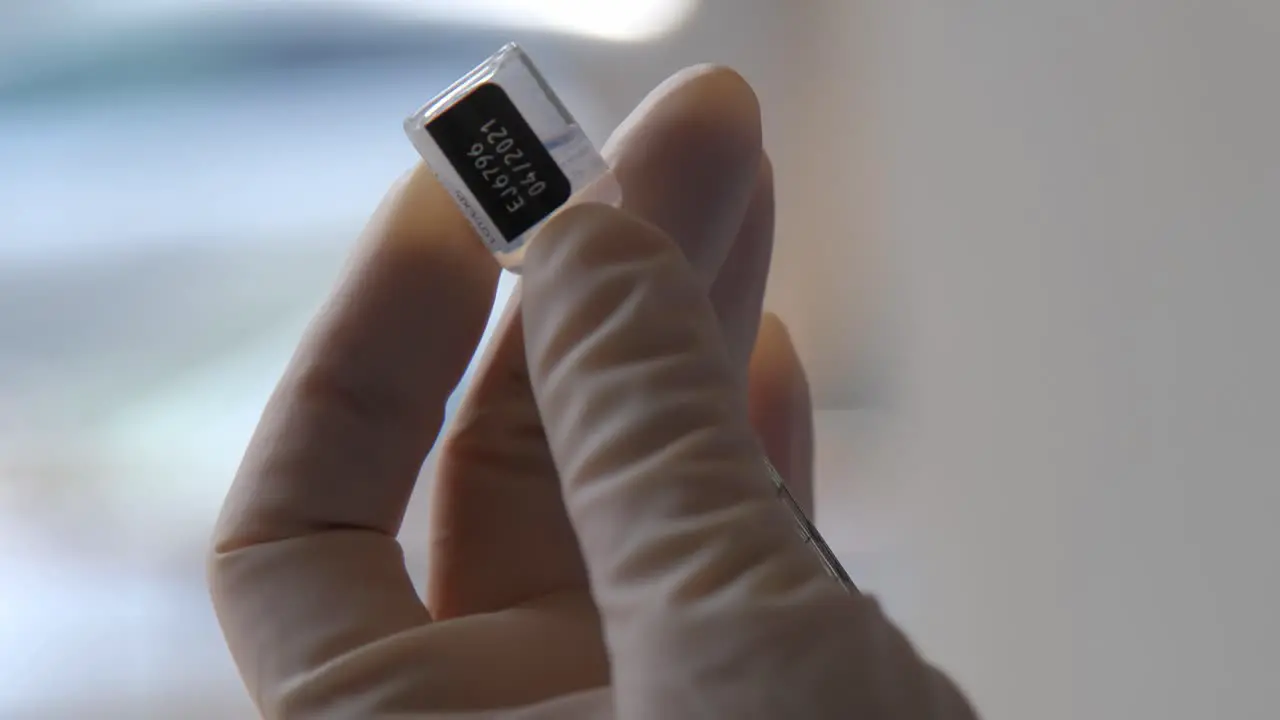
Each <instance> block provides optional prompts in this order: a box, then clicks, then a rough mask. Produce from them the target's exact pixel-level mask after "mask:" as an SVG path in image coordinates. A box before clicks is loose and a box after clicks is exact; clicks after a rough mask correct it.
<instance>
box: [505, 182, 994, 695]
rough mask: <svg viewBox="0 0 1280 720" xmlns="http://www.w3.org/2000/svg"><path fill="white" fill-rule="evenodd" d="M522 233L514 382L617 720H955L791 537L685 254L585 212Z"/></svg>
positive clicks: (917, 664) (606, 212) (607, 214)
mask: <svg viewBox="0 0 1280 720" xmlns="http://www.w3.org/2000/svg"><path fill="white" fill-rule="evenodd" d="M539 236H540V237H539V240H538V241H535V242H534V243H533V244H532V245H531V247H530V249H529V253H528V255H527V256H526V259H525V268H524V307H523V322H524V332H525V338H526V353H527V358H528V362H529V376H530V381H531V385H532V387H533V394H534V398H535V400H536V401H537V405H538V410H539V412H540V414H541V415H542V421H543V426H544V428H545V431H546V434H547V444H548V446H549V447H550V449H551V454H552V457H553V458H554V460H555V464H556V467H557V470H558V471H559V474H560V478H561V483H562V491H563V494H564V501H565V506H566V508H567V509H568V514H569V519H570V520H571V522H572V523H573V527H574V530H575V531H576V532H577V535H578V540H579V543H580V544H581V547H582V554H583V558H584V559H585V561H586V565H587V572H588V576H589V579H590V583H591V592H592V596H593V597H594V599H595V601H596V604H597V606H598V607H599V609H600V613H601V618H602V620H603V624H604V631H605V639H606V642H607V643H608V646H609V652H610V661H611V665H612V675H613V691H614V702H615V707H616V709H617V715H618V717H661V718H667V719H669V720H684V719H685V718H700V717H711V716H714V717H741V718H754V717H761V718H764V717H770V718H772V717H805V718H814V719H815V720H817V719H819V718H828V717H831V718H836V717H861V716H866V717H898V718H904V719H905V718H912V719H917V718H918V719H921V720H923V719H924V718H948V719H950V718H965V719H966V720H967V719H970V718H972V715H971V714H970V713H969V711H968V707H967V705H966V704H965V703H964V701H963V699H962V698H961V697H960V695H959V694H958V693H957V692H955V690H954V688H953V687H952V686H951V685H949V684H948V683H947V682H946V681H945V680H944V679H942V678H941V676H940V675H939V674H938V673H937V672H936V671H934V670H933V669H932V668H931V667H929V666H928V665H927V664H926V663H924V662H923V661H922V660H921V659H920V658H919V657H918V655H916V653H915V652H914V649H913V648H912V647H911V646H910V643H909V642H907V640H906V639H905V637H903V636H902V635H901V634H900V633H899V632H898V631H897V630H896V628H894V627H892V625H891V624H890V623H889V622H888V621H887V620H886V618H885V617H884V616H883V615H882V614H881V613H880V611H879V609H878V607H877V606H876V604H875V603H874V602H873V601H871V600H870V599H868V598H864V597H862V596H860V595H858V594H856V593H854V594H852V595H851V594H848V593H846V592H845V591H844V590H843V589H842V588H841V587H840V586H839V585H837V584H836V583H835V582H834V581H833V580H832V579H831V578H829V577H828V576H827V575H826V572H825V570H823V568H822V567H821V564H820V563H819V561H818V560H817V558H816V556H814V555H813V554H812V553H810V552H809V550H808V549H807V548H806V547H805V546H804V544H803V542H802V541H801V540H800V538H799V536H798V535H797V534H796V532H795V531H794V529H793V526H792V524H791V520H790V517H789V516H788V514H787V512H786V511H785V510H784V509H783V508H782V507H781V506H780V505H779V504H778V502H777V500H775V498H774V495H773V486H772V483H771V482H770V480H769V478H768V476H767V474H766V471H765V468H764V461H763V453H762V451H761V449H760V448H759V446H758V444H757V442H756V440H755V437H754V435H753V433H752V430H751V426H750V424H749V423H748V420H747V417H748V414H747V400H746V389H745V388H744V387H743V386H742V385H741V383H742V382H743V380H742V379H741V373H738V372H734V370H733V368H732V365H731V362H730V360H729V356H728V353H727V350H726V348H725V344H724V342H723V339H722V338H721V337H720V331H719V328H718V325H717V323H716V318H715V313H714V311H713V310H712V307H711V304H710V302H709V300H708V298H707V294H706V290H705V285H704V283H702V282H700V281H699V280H698V278H697V277H696V276H695V274H694V272H693V270H692V269H691V268H690V267H689V265H688V264H687V263H686V261H685V259H684V254H683V253H682V252H681V251H680V250H679V249H678V248H677V247H676V246H675V245H674V244H673V243H672V241H671V240H670V239H669V238H667V237H666V236H665V235H663V234H662V233H661V232H660V231H659V230H657V229H655V228H653V227H651V226H649V225H645V224H643V223H642V222H640V221H639V220H637V219H634V218H632V217H631V216H629V215H626V214H625V213H623V212H622V211H619V210H615V209H613V208H609V207H606V206H602V205H582V206H577V207H574V208H570V209H568V210H566V211H564V212H563V213H561V214H560V215H559V216H558V217H557V218H556V219H554V220H552V221H551V222H550V223H549V224H548V226H547V227H546V228H545V229H544V230H542V231H541V232H540V233H539Z"/></svg>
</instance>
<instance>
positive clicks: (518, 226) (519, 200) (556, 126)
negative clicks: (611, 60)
mask: <svg viewBox="0 0 1280 720" xmlns="http://www.w3.org/2000/svg"><path fill="white" fill-rule="evenodd" d="M404 130H405V133H406V134H407V135H408V137H409V140H410V141H411V142H412V143H413V146H414V147H415V148H416V149H417V150H418V153H419V154H420V155H422V159H423V160H425V161H426V163H427V165H428V166H430V168H431V170H432V172H434V173H435V175H436V178H438V179H439V181H440V184H441V185H443V186H444V188H445V189H446V190H447V191H448V192H449V195H450V196H451V197H453V200H454V202H455V203H457V205H458V209H459V211H460V212H462V214H463V215H465V216H466V218H467V220H468V221H470V223H471V226H472V227H474V228H475V230H476V235H477V236H478V238H479V240H480V242H482V243H484V245H485V247H486V248H488V249H489V252H491V253H493V256H494V258H496V259H497V261H498V262H499V263H500V264H501V265H502V267H504V268H506V269H508V270H510V271H512V272H516V273H518V272H520V269H521V267H522V266H523V263H524V254H525V250H526V249H527V246H528V244H529V242H531V241H532V240H533V238H534V237H536V236H537V233H538V228H540V227H541V226H542V225H543V224H544V223H545V222H546V221H547V218H549V217H551V216H552V215H554V214H556V212H558V211H559V210H560V209H561V208H563V207H565V206H568V205H572V204H574V203H577V202H603V203H610V204H613V205H617V204H619V202H620V201H621V198H622V188H621V186H619V184H618V182H617V179H616V178H614V176H613V173H612V172H610V171H609V166H608V165H607V164H606V163H605V161H604V158H602V157H600V153H599V152H597V151H596V148H595V146H594V145H592V143H591V140H590V139H589V138H588V137H587V135H586V133H584V132H583V130H582V128H581V127H580V126H579V125H578V122H577V121H576V120H574V119H573V115H571V114H570V113H569V110H568V108H566V107H565V106H564V104H563V103H562V102H560V99H559V98H558V97H556V94H555V92H553V91H552V90H551V86H550V85H548V84H547V81H546V78H544V77H543V76H542V73H540V72H539V71H538V69H537V68H535V67H534V65H533V62H532V61H531V60H530V59H529V57H528V56H527V55H525V53H524V51H523V50H521V49H520V48H519V47H518V46H516V45H515V44H508V45H506V46H504V47H503V48H502V49H501V50H499V51H498V52H496V53H494V54H493V55H492V56H490V57H489V58H488V59H487V60H485V61H484V62H482V63H480V65H478V66H477V67H476V68H475V69H474V70H472V71H471V72H469V73H467V74H466V75H464V76H462V77H461V78H459V79H458V81H457V82H455V83H454V84H453V85H450V86H449V87H448V88H446V89H445V90H444V91H443V92H441V93H440V94H439V95H437V96H436V97H434V98H433V99H432V100H431V101H430V102H428V103H427V104H426V105H424V106H422V107H421V108H419V109H418V110H417V112H415V113H413V114H412V115H410V116H409V117H408V118H406V119H405V121H404Z"/></svg>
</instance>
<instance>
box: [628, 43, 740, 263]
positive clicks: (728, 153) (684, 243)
mask: <svg viewBox="0 0 1280 720" xmlns="http://www.w3.org/2000/svg"><path fill="white" fill-rule="evenodd" d="M762 133H763V131H762V128H761V120H760V102H759V100H758V99H757V97H756V94H755V91H754V90H752V89H751V85H750V84H749V83H748V82H747V81H746V79H744V78H743V77H742V75H740V74H739V73H737V72H735V71H734V70H731V69H729V68H726V67H722V66H717V65H701V66H697V67H692V68H688V69H686V70H683V71H681V72H679V73H677V74H676V75H674V76H673V77H672V78H671V79H669V80H668V81H667V82H665V83H663V84H662V85H660V86H659V87H658V89H656V90H655V91H654V92H652V93H650V94H649V96H648V97H647V98H646V99H645V101H644V102H642V103H641V104H640V106H639V107H638V108H637V109H636V110H635V111H634V112H632V114H631V115H630V116H629V117H628V119H627V120H626V121H625V122H624V123H623V124H622V126H621V127H620V128H619V129H618V130H617V131H616V132H615V133H614V134H613V136H612V137H611V138H610V141H609V143H607V144H606V146H605V151H604V154H605V157H606V158H607V159H608V161H609V163H610V166H611V167H612V168H613V170H614V173H615V174H616V175H617V177H618V181H619V183H620V184H621V185H622V188H623V207H624V209H626V210H627V211H628V212H631V213H634V214H636V215H637V216H639V217H642V218H644V219H645V220H646V221H648V222H650V223H653V225H655V226H656V227H658V228H660V229H661V230H662V231H663V232H665V233H666V234H667V235H669V236H670V237H671V238H672V239H673V240H674V241H675V243H676V244H677V245H678V246H679V247H680V249H681V250H682V251H683V252H684V254H685V257H687V258H688V259H689V262H690V264H691V265H692V266H693V267H694V269H695V270H697V272H698V274H699V276H700V277H701V278H702V279H703V280H704V281H706V282H710V280H711V279H712V278H714V277H715V273H716V271H717V270H718V269H719V267H720V265H721V264H722V263H723V262H724V259H725V256H726V255H727V254H728V252H729V247H730V245H731V244H732V243H731V239H732V238H733V236H734V235H735V234H736V233H737V231H738V228H739V226H740V225H741V224H742V218H743V214H744V213H745V212H746V209H747V205H748V203H749V202H750V200H751V196H752V193H753V190H754V188H755V184H756V176H757V172H756V170H757V168H758V166H759V163H760V156H761V155H762V153H763V146H762Z"/></svg>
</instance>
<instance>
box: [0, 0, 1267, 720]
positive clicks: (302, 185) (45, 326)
mask: <svg viewBox="0 0 1280 720" xmlns="http://www.w3.org/2000/svg"><path fill="white" fill-rule="evenodd" d="M511 39H515V40H518V41H520V42H521V43H522V44H524V45H525V46H526V48H527V49H528V51H529V52H530V53H531V55H532V56H533V57H534V58H535V59H536V60H537V62H538V63H539V64H540V65H541V66H542V68H543V69H544V71H545V73H546V74H547V75H548V77H549V78H550V80H551V83H552V85H553V86H555V87H556V88H557V90H558V91H559V92H560V93H561V94H562V95H563V97H564V99H565V101H566V104H567V105H568V106H569V107H571V108H572V109H573V111H574V112H575V114H576V115H577V116H578V118H579V119H580V120H581V121H582V122H583V124H584V125H585V126H586V128H587V130H588V132H589V134H591V135H592V136H593V137H594V138H595V139H596V140H598V141H602V140H603V139H604V138H605V137H606V136H607V134H608V132H609V130H610V129H611V128H612V127H613V126H614V125H615V124H616V123H617V122H618V121H619V120H621V119H622V118H623V117H624V116H625V115H626V113H627V112H628V111H629V110H630V108H631V107H632V106H634V104H635V103H636V102H637V101H639V100H640V99H641V98H642V97H643V95H644V94H645V93H646V92H647V91H648V90H649V89H650V88H651V87H653V86H654V85H655V84H657V83H658V82H659V81H661V79H662V78H664V77H665V76H666V75H668V74H670V73H671V72H673V71H675V70H677V69H679V68H680V67H682V66H684V65H687V64H691V63H695V62H701V61H716V62H721V63H727V64H730V65H733V66H735V67H736V68H738V69H740V70H741V71H742V72H743V73H744V74H745V75H746V76H747V78H748V79H749V80H751V82H752V83H753V84H754V85H755V87H756V88H757V91H758V94H759V95H760V98H761V103H762V106H763V108H764V116H765V131H766V132H765V135H766V143H767V145H768V149H769V152H770V154H771V156H772V159H773V161H774V165H775V168H776V176H777V180H778V203H779V216H778V217H779V219H778V227H779V245H778V249H777V251H776V258H777V259H776V266H775V272H774V275H773V277H772V278H771V284H770V293H769V304H770V305H771V306H772V307H773V308H774V309H775V310H777V311H779V312H780V314H782V316H783V317H784V318H785V319H786V320H787V321H788V323H789V324H790V325H791V327H792V329H793V331H794V334H795V336H796V339H797V342H798V344H799V346H800V349H801V353H802V355H803V357H804V359H805V361H806V363H807V365H808V367H809V369H810V372H811V376H812V377H811V382H812V387H813V392H814V396H815V401H816V403H817V405H818V421H817V431H818V468H819V473H820V485H819V488H818V495H819V502H820V505H821V508H820V510H819V513H818V521H819V525H820V526H822V527H823V528H824V532H825V533H826V534H828V536H829V539H830V540H831V541H832V543H833V545H834V546H835V547H836V549H837V550H838V551H839V552H840V554H841V555H842V556H843V557H845V558H846V560H847V561H848V564H849V565H850V568H851V570H852V571H853V574H854V575H855V577H856V578H857V579H858V580H859V582H860V584H861V585H862V586H863V587H865V588H867V589H869V590H871V591H873V592H875V593H876V594H877V595H879V596H880V597H881V599H882V600H883V602H884V603H885V604H886V606H887V608H888V610H889V611H890V613H891V614H893V615H894V616H895V617H897V618H898V619H899V620H900V621H901V622H902V623H903V625H904V626H905V627H906V628H907V630H908V631H909V632H910V633H911V635H912V637H913V638H915V639H916V640H917V642H918V644H919V645H920V646H921V647H922V649H923V650H924V651H925V652H926V653H927V654H929V655H930V656H931V657H932V658H934V659H935V660H937V661H938V662H939V663H940V664H942V665H943V666H944V667H945V668H946V669H947V670H949V671H950V672H952V673H953V674H954V675H955V676H956V677H957V678H958V679H959V681H960V682H961V684H962V685H963V686H964V687H965V688H966V689H967V690H968V691H969V693H970V694H971V696H972V697H973V699H974V700H975V702H976V704H977V705H978V707H979V708H980V709H981V710H982V711H983V713H984V715H985V716H986V717H988V718H1026V717H1036V718H1042V719H1044V720H1058V719H1061V720H1067V719H1071V718H1084V717H1088V718H1125V719H1135V718H1161V719H1162V720H1180V719H1182V718H1186V719H1187V720H1191V719H1192V718H1196V719H1198V718H1204V717H1231V718H1274V717H1276V712H1277V710H1276V706H1275V703H1274V695H1273V692H1272V691H1271V686H1272V685H1273V684H1274V679H1275V678H1276V677H1277V676H1278V675H1280V620H1277V619H1276V617H1275V614H1274V607H1275V605H1276V598H1277V595H1278V594H1280V562H1277V560H1276V558H1275V550H1276V548H1277V547H1280V530H1277V529H1276V527H1277V526H1276V523H1275V522H1274V518H1275V516H1276V512H1277V510H1280V459H1277V456H1276V454H1275V448H1276V445H1277V442H1278V441H1280V417H1278V415H1277V410H1276V408H1277V407H1278V406H1280V386H1278V384H1277V381H1276V379H1275V370H1276V368H1277V367H1280V322H1278V321H1277V320H1276V313H1275V311H1276V308H1277V307H1280V285H1277V284H1276V282H1275V281H1274V274H1275V272H1276V270H1277V268H1278V267H1280V202H1278V198H1280V140H1278V139H1277V135H1276V128H1280V92H1278V91H1277V83H1276V69H1277V68H1280V5H1277V4H1276V3H1274V2H1271V1H1270V0H1258V1H1257V2H1243V1H1240V2H1237V1H1235V0H1220V1H1219V2H1215V3H1198V2H1194V1H1192V0H1149V1H1142V0H1125V1H1123V2H1112V3H1093V2H1066V1H1065V0H1061V1H1059V2H1052V1H1049V0H1032V1H1030V2H1018V3H1011V2H966V3H951V2H936V1H935V2H929V1H927V0H898V1H896V2H887V1H886V2H881V1H878V0H812V1H811V2H807V3H798V2H782V1H781V0H777V1H771V0H631V1H630V2H627V3H595V2H587V1H581V2H575V1H573V0H556V1H554V2H552V1H550V0H548V1H545V2H541V3H525V2H518V1H517V0H505V1H504V0H471V1H470V2H467V3H453V2H448V1H447V0H440V1H437V0H376V1H375V0H365V1H363V2H359V1H355V0H353V1H350V2H342V1H339V0H306V1H303V0H294V1H286V0H276V1H272V0H222V1H221V2H200V1H198V0H6V1H5V2H0V718H4V719H5V720H8V719H9V718H14V719H18V718H24V719H25V718H117V717H119V718H153V717H154V718H173V717H183V718H192V719H193V720H196V719H198V718H241V717H246V718H247V717H252V716H253V710H252V708H251V706H250V705H249V703H248V701H247V699H246V698H245V695H244V691H243V689H242V687H241V685H240V682H239V680H238V678H237V677H236V674H235V670H234V668H233V667H232V665H231V663H230V660H229V658H228V656H227V653H226V650H225V648H224V646H223V645H222V642H221V638H220V636H219V633H218V630H217V626H216V623H215V621H214V619H213V615H212V612H211V610H210V608H209V603H208V600H207V596H206V593H205V588H204V580H203V561H202V554H203V551H204V547H205V543H206V540H207V538H208V534H209V531H210V528H211V525H212V522H213V519H214V517H215V515H216V513H217V509H218V506H219V504H220V501H221V498H222V495H223V493H224V492H225V490H226V487H227V485H228V483H229V481H230V478H231V476H232V473H233V472H234V469H235V466H236V465H237V463H238V461H239V457H240V453H241V451H242V449H243V447H244V445H245V443H246V441H247V439H248V436H249V434H250V432H251V431H252V428H253V426H254V424H255V422H256V419H257V416H258V413H259V411H260V409H261V407H262V404H263V402H264V400H265V398H266V396H267V394H268V393H269V392H270V390H271V388H272V386H273V384H274V382H275V380H276V378H277V376H278V374H279V373H280V371H281V369H282V368H283V365H284V363H285V362H286V361H287V359H288V357H289V355H290V353H291V351H292V346H293V344H294V343H295V342H296V340H297V338H298V336H299V334H300V333H301V331H302V328H303V327H304V325H305V324H306V322H307V321H308V318H309V316H310V314H311V313H312V312H313V311H314V310H315V308H316V306H317V304H318V303H319V302H320V301H321V299H322V298H323V296H324V294H325V292H326V291H327V289H328V287H329V285H330V284H331V282H332V281H333V279H334V277H335V275H336V273H337V271H338V268H339V266H340V264H341V262H342V261H343V258H344V256H345V254H346V252H347V251H348V249H349V248H350V245H351V243H352V242H353V239H354V237H355V234H356V232H357V231H358V229H359V228H360V226H361V225H362V223H363V221H364V219H365V218H366V217H367V215H368V214H369V213H370V212H371V211H372V209H373V207H374V205H375V204H376V202H377V201H378V199H379V198H380V197H381V195H382V193H383V191H384V190H385V189H386V187H387V186H388V185H389V183H390V182H392V181H393V180H394V179H395V178H396V177H397V176H398V175H399V174H400V173H402V172H403V171H404V170H405V169H406V168H407V167H408V166H409V165H410V164H411V163H413V162H414V160H415V155H414V153H413V151H412V149H411V148H410V146H409V144H408V142H407V141H406V140H405V138H404V137H403V135H402V132H401V129H400V121H401V119H402V118H403V117H404V116H405V115H407V114H408V113H409V112H411V111H412V110H414V109H415V108H417V107H418V106H419V105H420V104H422V103H423V102H425V101H426V100H427V99H429V97H430V96H431V95H432V94H434V93H435V92H436V91H438V90H440V89H442V88H443V87H444V86H445V85H446V84H448V83H449V82H450V81H451V80H452V79H453V78H455V77H456V76H457V75H459V74H460V73H462V72H464V71H465V70H467V69H469V68H470V67H472V66H473V65H475V64H476V63H477V62H479V61H480V60H481V59H483V58H484V57H485V56H487V55H488V54H489V53H490V52H492V51H493V50H495V49H496V48H497V47H499V46H500V45H501V44H502V43H503V42H505V41H507V40H511ZM509 290H510V283H509V282H504V285H503V288H502V290H500V292H502V293H505V292H508V291H509ZM428 475H429V473H428ZM429 482H430V478H429V476H428V477H426V478H424V482H423V483H422V489H424V490H425V488H427V487H428V486H429ZM423 495H424V493H423V492H419V493H418V497H416V498H415V500H414V503H415V509H414V510H413V511H411V513H410V520H409V521H408V523H407V525H406V528H405V531H404V535H405V538H404V539H405V544H406V551H407V555H408V557H409V561H410V562H411V563H413V567H414V568H415V570H416V571H418V569H419V568H421V567H422V560H423V558H422V555H423V553H422V537H423V532H424V529H423V527H422V521H421V519H422V517H423V512H422V501H423ZM419 577H420V571H419Z"/></svg>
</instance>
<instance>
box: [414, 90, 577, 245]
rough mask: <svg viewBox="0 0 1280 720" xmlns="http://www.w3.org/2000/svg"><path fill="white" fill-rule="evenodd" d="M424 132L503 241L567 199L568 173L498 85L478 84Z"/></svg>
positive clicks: (540, 219) (537, 220)
mask: <svg viewBox="0 0 1280 720" xmlns="http://www.w3.org/2000/svg"><path fill="white" fill-rule="evenodd" d="M427 133H428V134H430V135H431V139H432V140H434V141H435V143H436V145H437V146H438V147H439V148H440V150H441V151H442V152H443V153H444V156H445V158H446V159H447V160H448V161H449V164H450V165H452V166H453V169H454V170H455V171H456V172H457V173H458V177H459V178H461V180H462V182H463V183H464V184H466V186H467V189H468V190H470V191H471V195H472V196H474V197H475V199H476V200H477V201H478V202H479V203H480V207H481V208H483V209H484V212H485V214H486V215H488V216H489V219H490V220H491V221H492V222H493V224H494V225H495V226H496V227H497V229H498V232H499V233H501V235H502V237H503V240H505V241H506V242H507V243H508V244H510V243H511V242H513V241H515V240H516V239H517V238H519V237H520V236H521V235H522V234H524V232H525V231H526V230H528V229H529V228H531V227H533V226H534V225H537V224H538V223H539V222H541V221H542V220H543V219H545V218H546V217H547V216H549V215H550V214H551V213H553V212H555V210H556V209H558V208H559V207H560V206H561V205H564V204H565V202H566V201H568V199H569V196H570V194H571V187H570V184H569V179H568V178H567V177H565V174H564V173H563V172H561V170H560V167H559V166H558V165H557V164H556V161H555V160H554V159H553V158H552V157H551V153H549V152H547V149H546V148H545V147H544V146H543V144H542V142H541V141H540V140H539V139H538V136H537V134H536V133H534V131H533V129H532V128H530V127H529V124H528V123H527V122H525V120H524V117H523V116H521V114H520V111H519V110H517V109H516V106H515V105H514V104H513V103H512V102H511V98H509V97H508V96H507V93H506V91H504V90H503V89H502V87H501V86H499V85H496V84H494V83H491V82H490V83H484V84H483V85H479V86H477V87H476V88H475V89H473V90H471V92H469V93H467V94H466V95H465V96H463V97H462V98H461V99H459V100H458V101H457V102H456V103H454V104H453V105H451V106H450V107H449V108H448V109H447V110H445V111H444V112H442V113H441V114H440V115H439V116H437V117H435V118H433V119H432V120H431V121H430V122H429V123H428V124H427Z"/></svg>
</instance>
